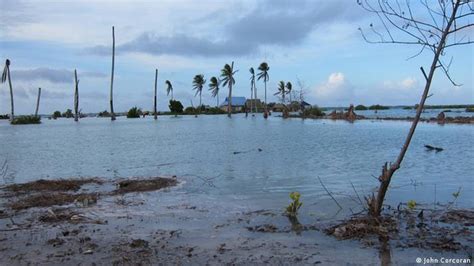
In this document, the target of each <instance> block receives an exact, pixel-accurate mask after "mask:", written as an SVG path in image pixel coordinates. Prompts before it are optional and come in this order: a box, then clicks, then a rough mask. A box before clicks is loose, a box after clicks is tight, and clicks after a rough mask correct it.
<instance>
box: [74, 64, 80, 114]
mask: <svg viewBox="0 0 474 266" xmlns="http://www.w3.org/2000/svg"><path fill="white" fill-rule="evenodd" d="M74 84H75V89H74V121H76V122H77V121H79V80H78V79H77V71H76V70H75V69H74Z"/></svg>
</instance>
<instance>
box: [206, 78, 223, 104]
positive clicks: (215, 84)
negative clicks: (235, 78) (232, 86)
mask: <svg viewBox="0 0 474 266" xmlns="http://www.w3.org/2000/svg"><path fill="white" fill-rule="evenodd" d="M220 84H221V81H220V80H219V79H217V78H216V77H212V78H211V79H210V80H209V90H210V91H211V92H212V97H217V104H216V107H218V106H219V85H220Z"/></svg>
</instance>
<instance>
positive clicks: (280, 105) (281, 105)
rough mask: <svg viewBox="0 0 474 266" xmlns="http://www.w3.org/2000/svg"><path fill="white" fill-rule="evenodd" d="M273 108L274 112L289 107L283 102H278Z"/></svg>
mask: <svg viewBox="0 0 474 266" xmlns="http://www.w3.org/2000/svg"><path fill="white" fill-rule="evenodd" d="M271 109H272V112H283V110H284V109H288V107H287V106H286V105H284V104H282V103H276V104H275V105H273V107H272V108H271Z"/></svg>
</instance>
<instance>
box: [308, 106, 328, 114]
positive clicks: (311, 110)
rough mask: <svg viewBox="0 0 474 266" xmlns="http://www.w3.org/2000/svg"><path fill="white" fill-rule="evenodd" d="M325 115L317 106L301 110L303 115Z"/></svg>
mask: <svg viewBox="0 0 474 266" xmlns="http://www.w3.org/2000/svg"><path fill="white" fill-rule="evenodd" d="M325 115H326V114H325V113H324V112H323V111H322V110H321V109H319V107H317V106H314V107H312V108H308V109H305V110H304V111H303V116H325Z"/></svg>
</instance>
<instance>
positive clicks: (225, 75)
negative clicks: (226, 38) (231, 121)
mask: <svg viewBox="0 0 474 266" xmlns="http://www.w3.org/2000/svg"><path fill="white" fill-rule="evenodd" d="M237 71H238V70H237ZM237 71H234V62H233V61H232V64H231V65H230V66H229V64H225V66H224V68H223V69H222V70H221V77H222V81H223V83H222V86H224V87H225V86H229V97H227V116H228V117H231V115H232V85H234V84H235V79H234V74H235V73H237Z"/></svg>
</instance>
